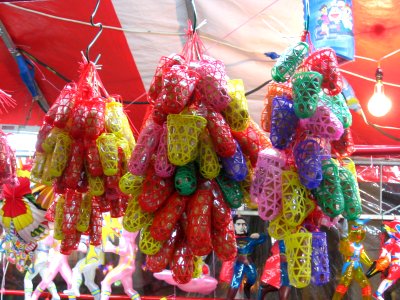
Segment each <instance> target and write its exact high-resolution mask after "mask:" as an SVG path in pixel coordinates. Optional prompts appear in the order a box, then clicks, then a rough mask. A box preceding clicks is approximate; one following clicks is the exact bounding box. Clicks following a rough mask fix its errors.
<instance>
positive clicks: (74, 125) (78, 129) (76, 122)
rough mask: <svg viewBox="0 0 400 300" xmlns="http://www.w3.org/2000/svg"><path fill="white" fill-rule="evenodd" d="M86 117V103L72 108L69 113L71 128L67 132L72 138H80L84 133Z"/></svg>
mask: <svg viewBox="0 0 400 300" xmlns="http://www.w3.org/2000/svg"><path fill="white" fill-rule="evenodd" d="M86 117H87V107H86V105H77V106H75V107H74V108H73V110H72V114H71V119H72V120H71V129H70V131H69V134H70V135H71V137H73V138H74V139H81V138H83V137H84V135H85V126H86Z"/></svg>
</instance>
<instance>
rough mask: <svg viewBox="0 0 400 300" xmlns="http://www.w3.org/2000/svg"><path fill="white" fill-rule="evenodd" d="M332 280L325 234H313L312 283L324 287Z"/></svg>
mask: <svg viewBox="0 0 400 300" xmlns="http://www.w3.org/2000/svg"><path fill="white" fill-rule="evenodd" d="M329 280H330V268H329V256H328V245H327V240H326V233H325V232H313V233H312V254H311V283H312V284H314V285H317V286H321V285H324V284H326V283H328V282H329Z"/></svg>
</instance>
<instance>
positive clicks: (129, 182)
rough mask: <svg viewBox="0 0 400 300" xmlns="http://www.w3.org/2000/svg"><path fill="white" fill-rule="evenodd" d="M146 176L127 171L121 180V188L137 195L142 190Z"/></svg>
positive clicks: (122, 190) (127, 192)
mask: <svg viewBox="0 0 400 300" xmlns="http://www.w3.org/2000/svg"><path fill="white" fill-rule="evenodd" d="M143 180H144V177H143V176H137V175H133V174H132V173H130V172H126V173H125V175H124V176H122V177H121V179H120V180H119V184H118V186H119V189H120V190H121V192H123V193H125V194H133V195H137V194H139V193H140V192H141V189H142V184H143Z"/></svg>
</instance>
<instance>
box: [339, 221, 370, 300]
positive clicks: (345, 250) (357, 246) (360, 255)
mask: <svg viewBox="0 0 400 300" xmlns="http://www.w3.org/2000/svg"><path fill="white" fill-rule="evenodd" d="M363 226H364V224H363V222H360V221H358V222H357V221H356V222H352V223H351V224H349V232H348V236H347V237H346V238H343V239H342V240H341V241H340V252H341V253H342V254H343V256H344V258H345V263H344V265H343V268H342V275H341V277H340V281H339V284H338V285H337V287H336V291H335V294H334V295H333V298H332V299H333V300H338V299H343V297H344V295H345V294H346V292H347V289H348V288H349V286H350V284H351V282H352V281H353V280H356V281H357V283H358V284H359V285H360V287H361V296H362V299H363V300H367V299H371V295H372V291H371V285H370V283H369V280H368V278H367V276H366V275H365V274H364V270H363V267H362V263H364V264H365V265H366V266H367V267H368V268H369V267H370V266H371V264H372V262H371V260H370V259H369V257H368V255H367V253H366V252H365V250H364V246H363V244H362V243H361V242H362V241H363V240H364V238H365V229H364V228H363Z"/></svg>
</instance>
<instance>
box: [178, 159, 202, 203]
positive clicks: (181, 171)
mask: <svg viewBox="0 0 400 300" xmlns="http://www.w3.org/2000/svg"><path fill="white" fill-rule="evenodd" d="M174 182H175V189H176V191H177V192H178V193H179V194H180V195H183V196H188V195H191V194H193V193H194V192H195V191H196V188H197V177H196V167H195V165H194V163H193V162H191V163H188V164H187V165H185V166H181V167H178V168H177V170H176V173H175V178H174Z"/></svg>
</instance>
